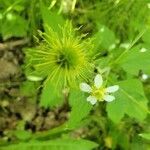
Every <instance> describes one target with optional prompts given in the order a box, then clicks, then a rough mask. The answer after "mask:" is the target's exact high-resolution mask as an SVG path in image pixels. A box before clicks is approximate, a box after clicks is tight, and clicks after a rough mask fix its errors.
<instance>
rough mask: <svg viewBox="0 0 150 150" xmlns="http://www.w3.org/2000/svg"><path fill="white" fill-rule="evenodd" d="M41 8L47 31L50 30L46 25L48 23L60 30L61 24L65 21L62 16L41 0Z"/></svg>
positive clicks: (55, 29) (54, 28)
mask: <svg viewBox="0 0 150 150" xmlns="http://www.w3.org/2000/svg"><path fill="white" fill-rule="evenodd" d="M40 8H41V13H42V19H43V22H44V28H45V31H46V32H48V30H47V27H46V26H47V25H48V26H50V27H51V28H52V29H53V30H54V31H55V32H60V26H62V25H63V24H64V22H65V21H64V19H63V18H62V16H61V15H58V14H57V13H55V12H51V11H50V10H49V9H48V7H46V6H45V4H44V3H43V2H42V1H40Z"/></svg>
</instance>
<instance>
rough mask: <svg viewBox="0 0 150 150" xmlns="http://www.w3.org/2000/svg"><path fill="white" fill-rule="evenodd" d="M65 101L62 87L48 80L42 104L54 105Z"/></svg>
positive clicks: (43, 91)
mask: <svg viewBox="0 0 150 150" xmlns="http://www.w3.org/2000/svg"><path fill="white" fill-rule="evenodd" d="M62 102H63V98H62V93H61V89H59V88H57V87H56V86H55V85H54V84H52V83H51V81H50V80H48V81H47V82H46V83H45V85H44V88H43V90H42V94H41V99H40V106H44V107H54V106H58V105H60V104H61V103H62Z"/></svg>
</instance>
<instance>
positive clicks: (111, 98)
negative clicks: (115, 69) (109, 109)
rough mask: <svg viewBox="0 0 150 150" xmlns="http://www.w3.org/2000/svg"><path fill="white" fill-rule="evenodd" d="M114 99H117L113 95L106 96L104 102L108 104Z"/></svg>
mask: <svg viewBox="0 0 150 150" xmlns="http://www.w3.org/2000/svg"><path fill="white" fill-rule="evenodd" d="M114 99H115V97H114V96H112V95H105V96H104V100H105V101H107V102H112V101H113V100H114Z"/></svg>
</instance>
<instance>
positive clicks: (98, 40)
mask: <svg viewBox="0 0 150 150" xmlns="http://www.w3.org/2000/svg"><path fill="white" fill-rule="evenodd" d="M98 28H99V31H98V32H97V33H96V34H95V35H94V40H93V43H94V47H95V49H96V50H98V48H99V47H100V46H102V47H103V48H105V49H110V50H111V49H112V48H113V47H114V46H115V43H116V38H115V34H114V33H113V32H112V31H111V30H110V29H109V28H107V27H106V26H104V25H99V27H98Z"/></svg>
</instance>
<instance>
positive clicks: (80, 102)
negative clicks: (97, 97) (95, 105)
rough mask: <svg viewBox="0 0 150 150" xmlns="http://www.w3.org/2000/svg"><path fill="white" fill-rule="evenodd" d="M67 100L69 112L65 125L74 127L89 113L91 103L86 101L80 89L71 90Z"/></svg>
mask: <svg viewBox="0 0 150 150" xmlns="http://www.w3.org/2000/svg"><path fill="white" fill-rule="evenodd" d="M69 102H70V105H71V114H70V119H69V121H68V123H67V127H68V128H75V127H76V126H78V125H79V124H80V122H81V121H82V119H84V118H85V117H86V116H87V115H88V114H89V112H90V110H91V109H92V105H91V104H90V103H88V102H87V101H86V97H85V96H84V95H83V93H82V92H80V91H71V93H70V98H69Z"/></svg>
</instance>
